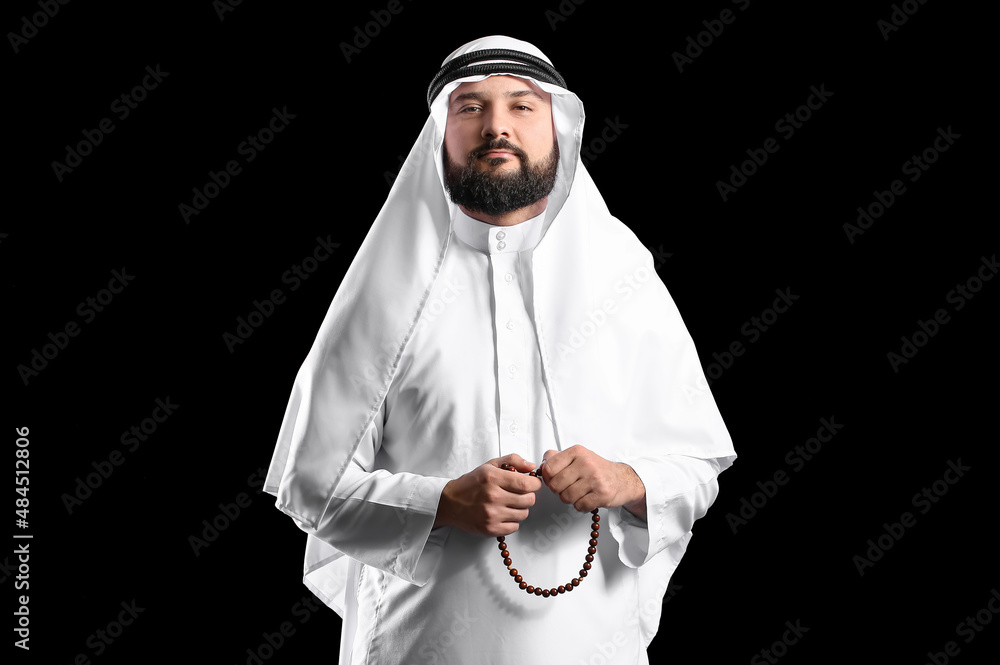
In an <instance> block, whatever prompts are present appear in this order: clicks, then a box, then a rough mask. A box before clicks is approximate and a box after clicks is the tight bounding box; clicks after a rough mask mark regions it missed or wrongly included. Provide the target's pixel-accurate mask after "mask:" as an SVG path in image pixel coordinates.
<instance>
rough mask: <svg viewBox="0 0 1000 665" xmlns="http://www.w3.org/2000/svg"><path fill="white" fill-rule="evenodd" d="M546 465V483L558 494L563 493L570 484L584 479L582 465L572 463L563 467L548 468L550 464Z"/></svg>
mask: <svg viewBox="0 0 1000 665" xmlns="http://www.w3.org/2000/svg"><path fill="white" fill-rule="evenodd" d="M545 466H546V472H545V484H546V485H548V487H549V489H550V490H552V491H553V492H555V493H556V494H562V493H563V492H564V491H565V490H566V488H568V487H569V486H571V485H573V484H574V483H578V482H580V481H582V480H584V475H585V474H584V469H583V467H582V466H581V465H578V464H572V463H570V464H568V465H566V466H563V467H556V466H553V467H552V468H548V467H549V465H548V464H546V465H545Z"/></svg>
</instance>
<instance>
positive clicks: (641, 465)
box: [608, 455, 720, 568]
mask: <svg viewBox="0 0 1000 665" xmlns="http://www.w3.org/2000/svg"><path fill="white" fill-rule="evenodd" d="M623 461H625V462H626V463H627V464H629V465H630V466H631V467H632V468H633V469H634V470H635V472H636V474H637V475H638V476H639V479H640V480H642V483H643V485H644V486H645V488H646V519H645V520H642V519H641V518H639V517H636V516H635V515H633V514H632V513H630V512H629V511H628V510H626V509H625V508H624V507H621V508H613V509H610V510H609V511H608V517H609V524H608V527H609V529H610V530H611V534H612V536H614V538H615V540H616V541H617V542H618V544H619V549H618V557H619V558H620V559H621V561H622V563H624V564H625V565H626V566H629V567H630V568H638V567H639V566H641V565H643V564H644V563H646V562H647V561H649V560H650V559H652V558H653V557H654V556H656V555H657V554H659V553H660V552H662V551H663V550H665V549H667V548H668V547H670V546H671V545H673V544H674V543H675V542H677V541H679V540H680V539H681V538H683V537H684V536H685V535H686V534H687V533H688V532H690V531H691V527H692V526H693V525H694V522H695V520H697V519H699V518H701V517H703V516H704V515H705V513H706V512H707V511H708V509H709V507H710V506H711V505H712V503H713V502H714V501H715V498H716V496H718V494H719V483H718V475H719V472H720V467H719V463H718V462H717V461H716V460H715V459H700V458H697V457H687V456H685V455H665V456H663V457H659V458H655V459H654V458H648V457H647V458H638V459H630V460H623Z"/></svg>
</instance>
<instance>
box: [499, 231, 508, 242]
mask: <svg viewBox="0 0 1000 665" xmlns="http://www.w3.org/2000/svg"><path fill="white" fill-rule="evenodd" d="M506 237H507V234H506V233H504V232H503V231H497V240H503V239H504V238H506Z"/></svg>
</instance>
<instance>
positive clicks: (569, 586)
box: [566, 582, 573, 591]
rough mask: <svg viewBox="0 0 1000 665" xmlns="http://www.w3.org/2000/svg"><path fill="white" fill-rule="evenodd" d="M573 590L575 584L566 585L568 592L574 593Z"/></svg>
mask: <svg viewBox="0 0 1000 665" xmlns="http://www.w3.org/2000/svg"><path fill="white" fill-rule="evenodd" d="M572 590H573V583H572V582H568V583H567V584H566V591H572Z"/></svg>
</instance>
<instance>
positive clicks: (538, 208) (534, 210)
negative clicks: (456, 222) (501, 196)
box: [458, 196, 549, 226]
mask: <svg viewBox="0 0 1000 665" xmlns="http://www.w3.org/2000/svg"><path fill="white" fill-rule="evenodd" d="M548 202H549V197H547V196H546V197H545V198H542V199H539V200H537V201H535V202H534V203H532V204H531V205H530V206H525V207H524V208H518V209H517V210H511V211H510V212H508V213H505V214H503V215H486V214H484V213H481V212H478V211H475V210H469V209H468V208H466V207H465V206H463V205H460V206H458V207H459V208H461V209H462V212H464V213H465V214H466V215H468V216H469V217H471V218H472V219H478V220H479V221H480V222H486V223H487V224H493V225H494V226H514V225H515V224H520V223H521V222H526V221H528V220H529V219H532V218H534V217H538V216H539V215H541V214H542V212H543V211H544V210H545V206H546V205H547V204H548Z"/></svg>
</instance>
